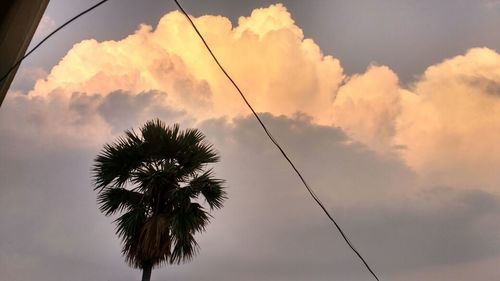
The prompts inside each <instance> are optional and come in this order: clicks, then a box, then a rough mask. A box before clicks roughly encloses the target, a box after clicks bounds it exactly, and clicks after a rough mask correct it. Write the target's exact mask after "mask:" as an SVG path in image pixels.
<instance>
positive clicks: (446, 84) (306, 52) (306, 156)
mask: <svg viewBox="0 0 500 281" xmlns="http://www.w3.org/2000/svg"><path fill="white" fill-rule="evenodd" d="M195 21H196V23H197V25H198V26H199V27H200V30H201V32H202V33H203V34H205V35H206V38H207V40H208V42H209V43H210V44H211V45H212V46H213V47H214V50H215V52H216V54H217V56H219V57H220V59H221V61H222V62H223V64H224V65H225V66H226V67H227V70H228V71H229V73H230V74H231V75H232V76H233V77H234V78H235V80H236V81H237V82H238V83H239V84H240V85H241V87H242V89H243V90H244V91H245V93H246V94H247V97H248V98H249V100H250V101H251V103H252V104H253V105H254V106H255V108H256V109H257V110H258V111H259V112H263V114H262V116H263V118H264V120H265V121H266V122H267V123H268V124H269V127H270V128H271V130H272V131H273V134H274V135H275V137H276V138H277V139H279V140H280V142H281V143H282V144H283V146H284V147H285V149H286V150H287V151H288V152H289V154H290V156H291V157H292V158H293V159H294V160H295V161H296V164H297V165H298V167H299V168H300V169H301V170H302V171H303V172H304V175H305V176H306V178H307V179H308V181H309V182H310V184H311V185H312V186H313V187H314V188H315V190H316V191H317V193H318V194H319V195H320V197H321V198H322V199H323V201H324V202H325V205H326V206H328V208H329V209H330V210H331V211H333V213H334V215H335V217H336V218H338V219H339V222H340V223H341V224H342V225H343V226H344V227H345V229H346V230H347V232H348V233H349V234H350V235H352V240H353V241H354V242H355V244H356V245H357V246H358V248H359V249H360V250H361V251H362V252H363V254H365V255H366V256H367V258H368V259H369V261H370V262H371V263H373V264H374V265H375V267H376V268H377V270H379V271H380V272H382V273H384V274H385V275H387V276H388V277H389V278H393V279H394V280H411V278H413V279H414V280H421V279H425V278H428V277H429V276H431V277H432V276H436V274H444V275H446V276H448V277H447V278H448V279H446V278H441V279H440V280H456V277H457V275H456V274H453V273H450V272H453V269H457V268H458V267H462V266H464V267H466V268H467V270H468V271H469V272H477V273H478V274H484V275H483V276H482V277H484V278H483V279H482V280H487V281H489V280H496V279H495V278H496V276H498V274H496V275H493V276H487V274H489V273H483V272H486V271H488V270H489V271H495V269H492V268H495V267H492V266H491V264H492V263H493V262H492V261H496V260H498V255H497V254H496V253H498V251H499V250H500V244H499V243H498V241H499V240H498V235H497V233H499V232H500V225H499V224H498V223H497V222H498V221H500V220H499V217H498V212H499V207H498V206H499V203H498V200H499V199H498V192H497V190H496V186H497V185H498V183H499V182H500V178H499V176H498V175H497V173H495V171H496V170H498V168H499V166H500V163H499V159H500V154H499V153H500V151H499V150H498V148H497V143H498V141H499V140H500V136H499V135H498V132H497V131H498V130H495V128H497V127H499V125H500V124H499V122H500V119H498V117H497V116H500V115H499V114H498V113H499V112H497V111H498V110H499V100H498V99H499V98H500V97H499V96H498V85H499V84H500V83H499V81H500V55H499V54H498V53H497V52H495V51H494V50H491V49H487V48H474V49H471V50H469V51H468V52H467V53H466V54H464V55H461V56H457V57H454V58H450V59H447V60H445V61H443V62H442V63H439V64H436V65H433V66H430V67H429V68H428V69H427V70H426V71H425V73H423V75H422V76H421V77H418V78H416V79H415V81H414V82H413V83H412V85H411V86H409V87H403V86H402V85H400V83H399V78H398V75H397V74H396V73H394V71H392V70H391V69H389V68H388V67H386V66H383V65H375V64H373V65H370V66H368V68H367V70H366V71H365V72H364V73H359V74H355V75H352V76H347V75H345V74H344V73H343V70H342V67H341V65H340V62H339V60H338V59H336V58H334V57H332V56H328V55H324V54H322V52H321V50H320V48H319V46H318V45H316V43H315V42H314V41H313V40H311V39H308V38H305V37H304V34H303V32H302V30H301V29H300V27H298V26H297V25H296V24H295V23H294V21H293V19H292V17H291V15H290V14H289V13H288V11H287V10H286V8H285V7H284V6H282V5H272V6H270V7H268V8H264V9H258V10H256V11H254V12H253V13H252V14H251V15H250V16H248V17H242V18H240V19H239V22H238V25H237V26H234V27H233V26H232V24H231V22H230V21H229V20H228V19H227V18H225V17H222V16H202V17H198V18H196V19H195ZM154 117H160V118H162V119H164V120H165V121H166V122H169V123H173V122H180V123H181V124H182V126H183V127H192V126H197V127H200V128H201V129H202V130H203V131H204V132H205V133H206V134H207V136H208V138H209V139H210V141H212V142H213V143H214V144H215V146H216V147H217V148H218V149H220V152H221V154H222V162H221V163H220V165H218V166H217V167H216V168H217V173H218V175H220V176H221V177H222V178H225V179H227V180H228V184H229V185H230V190H229V192H230V200H229V201H228V203H227V206H226V208H224V209H223V210H222V211H220V213H217V214H215V217H216V219H215V221H214V223H213V224H212V225H211V226H210V228H209V229H208V232H207V233H206V235H204V236H202V237H200V243H201V246H202V253H201V254H200V256H199V257H198V258H197V259H195V261H194V262H193V263H191V264H189V265H186V266H182V267H172V268H168V269H167V270H162V271H155V273H154V274H158V275H157V276H160V277H161V278H164V277H165V279H180V280H204V279H206V280H214V279H217V280H234V279H235V276H236V277H238V278H237V279H240V280H269V279H270V278H271V279H276V280H310V279H317V280H323V279H324V280H330V279H331V276H334V275H335V276H339V277H338V278H340V279H342V278H343V279H346V280H349V279H351V280H360V279H361V278H366V272H364V271H363V268H362V267H361V266H360V265H359V263H358V262H357V260H356V259H355V257H353V256H352V253H351V252H350V251H349V250H348V249H347V248H346V247H345V244H344V243H343V242H342V241H341V240H340V239H338V238H339V237H338V236H337V234H336V233H335V232H332V229H331V227H330V226H329V225H328V222H327V221H326V220H324V217H322V215H321V212H320V210H319V209H317V207H316V206H315V205H314V204H313V202H312V201H310V200H309V201H307V196H308V195H307V193H306V192H305V190H304V189H303V187H302V186H300V184H299V183H298V181H297V179H296V178H295V177H294V176H293V175H292V174H291V173H290V169H289V167H288V166H287V165H286V163H285V162H284V160H283V159H282V158H281V157H280V156H279V154H278V153H277V152H276V150H275V149H274V148H273V147H272V145H271V144H270V143H269V141H268V139H266V138H265V136H264V135H263V134H262V131H261V129H260V128H259V127H258V125H257V123H256V122H255V120H253V119H252V117H251V116H249V115H248V110H247V109H246V108H245V107H244V105H243V104H242V102H241V99H240V97H239V96H238V95H237V93H236V92H235V91H234V90H233V89H232V87H231V85H230V84H229V83H228V82H227V79H226V78H225V77H224V76H223V75H222V74H221V73H220V71H219V70H218V69H217V67H216V66H215V65H214V63H213V62H212V60H211V58H210V57H209V56H208V55H207V52H206V50H205V49H204V47H203V45H202V44H200V41H199V39H198V38H197V37H196V36H195V34H194V33H193V30H192V29H191V27H190V26H189V24H188V23H187V22H186V20H185V18H184V17H183V16H182V14H180V13H178V12H172V13H169V14H167V15H165V16H164V17H163V18H162V19H161V20H160V22H159V23H158V25H157V26H156V27H154V28H153V27H151V26H146V25H141V26H140V27H139V28H138V30H137V31H136V32H135V33H133V34H131V35H130V36H128V37H126V38H124V39H122V40H119V41H104V42H98V41H96V40H93V39H91V40H85V41H82V42H80V43H78V44H76V45H75V46H73V48H72V49H71V50H70V51H68V53H67V54H66V55H65V56H64V57H63V58H62V59H61V61H60V62H59V63H58V65H56V66H55V67H54V68H53V69H51V71H50V73H49V74H47V75H44V76H43V78H41V79H38V80H37V82H36V85H35V86H34V87H33V89H31V91H29V93H26V92H25V91H24V90H23V89H22V88H20V89H17V90H15V91H11V92H10V93H9V95H8V96H7V97H6V99H5V101H4V104H3V107H2V110H0V155H2V161H1V162H0V181H1V182H0V188H1V189H0V192H1V195H2V196H0V220H1V221H2V223H3V225H4V226H5V227H2V229H1V230H0V236H2V237H3V239H2V242H0V250H1V251H0V252H1V253H2V255H0V271H1V272H2V273H4V274H5V276H8V277H9V278H10V280H13V281H17V280H31V279H34V278H35V279H37V280H54V279H58V278H59V279H60V277H61V276H62V277H61V278H63V279H71V280H75V281H78V278H80V280H89V279H91V280H96V279H107V280H132V278H130V276H132V275H134V274H137V272H134V271H131V270H130V269H127V267H126V265H125V264H124V263H123V262H122V261H121V260H120V259H119V258H118V256H119V252H120V249H119V242H118V241H117V239H116V238H114V236H113V229H112V226H111V225H110V220H108V219H106V218H103V217H102V215H100V214H99V213H98V211H97V208H96V206H95V194H94V193H93V191H92V190H91V188H90V180H89V169H90V166H91V163H92V159H93V157H94V156H95V154H96V153H97V151H98V150H99V148H100V147H101V146H102V145H103V144H104V143H106V142H109V141H111V140H113V139H114V138H115V137H116V136H117V135H119V134H120V133H121V132H122V131H123V130H124V129H129V128H132V127H137V126H139V125H140V124H142V123H143V122H144V121H145V120H147V119H150V118H154ZM40 214H43V216H41V215H40ZM374 241H375V242H374ZM298 253H300V254H298ZM380 253H383V255H381V254H380ZM220 264H225V265H226V268H227V270H224V271H221V270H219V268H220ZM61 265H64V266H63V269H64V270H63V271H61V270H60V269H61ZM49 269H52V270H49ZM56 274H57V275H56ZM34 276H36V277H34ZM103 276H104V277H108V278H103ZM459 277H460V276H459ZM127 278H129V279H127ZM419 278H421V279H419ZM488 278H489V279H488Z"/></svg>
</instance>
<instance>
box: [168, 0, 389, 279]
mask: <svg viewBox="0 0 500 281" xmlns="http://www.w3.org/2000/svg"><path fill="white" fill-rule="evenodd" d="M174 1H175V4H177V6H178V7H179V9H180V10H181V11H182V13H183V14H184V15H185V16H186V18H187V19H188V20H189V22H190V23H191V26H192V27H193V28H194V30H195V31H196V33H197V34H198V36H199V37H200V39H201V41H203V44H204V45H205V47H206V48H207V50H208V52H209V53H210V55H211V56H212V58H213V59H214V61H215V63H217V65H218V66H219V68H220V69H221V71H222V72H223V73H224V74H225V75H226V77H227V78H228V79H229V81H231V83H232V84H233V86H234V87H235V88H236V90H237V91H238V93H239V94H240V96H241V98H242V99H243V101H244V102H245V103H246V105H247V106H248V108H250V110H251V111H252V113H253V115H254V116H255V118H257V121H258V122H259V124H260V126H261V127H262V129H264V131H265V132H266V135H267V136H268V137H269V139H270V140H271V141H272V143H273V144H274V145H275V146H276V148H278V150H279V151H280V152H281V154H282V155H283V157H285V159H286V160H287V161H288V163H289V164H290V166H292V168H293V170H294V171H295V173H296V174H297V175H298V176H299V178H300V180H301V181H302V183H303V184H304V186H305V187H306V188H307V191H309V194H311V196H312V198H313V199H314V201H316V203H318V205H319V206H320V207H321V209H322V210H323V212H324V213H325V214H326V216H327V217H328V218H329V219H330V221H332V222H333V224H334V225H335V227H336V228H337V230H338V231H339V232H340V234H341V235H342V238H344V240H345V242H346V243H347V245H349V247H350V248H351V249H352V250H353V251H354V253H356V255H357V256H358V257H359V259H360V260H361V261H362V262H363V264H364V265H365V267H366V268H367V269H368V271H370V273H371V274H372V275H373V277H375V279H376V280H377V281H380V280H379V278H378V277H377V275H376V274H375V272H373V270H372V269H371V267H370V266H369V265H368V263H367V262H366V261H365V259H364V258H363V256H361V254H360V253H359V252H358V250H356V248H355V247H354V245H353V244H352V243H351V241H350V240H349V238H347V235H346V234H345V233H344V231H343V230H342V228H340V226H339V224H338V223H337V222H336V221H335V219H334V218H333V217H332V216H331V215H330V213H329V212H328V210H327V209H326V208H325V206H324V205H323V203H322V202H321V200H320V199H319V197H318V196H317V195H316V194H315V193H314V191H313V190H312V189H311V187H310V186H309V184H307V182H306V180H305V179H304V177H303V176H302V174H301V173H300V171H299V170H298V169H297V168H296V167H295V165H294V164H293V162H292V160H290V158H289V157H288V155H287V154H286V152H285V151H284V150H283V148H282V147H281V145H280V144H279V143H278V141H276V139H275V138H274V137H273V135H272V134H271V132H270V131H269V130H268V129H267V127H266V125H265V124H264V123H263V122H262V120H261V119H260V117H259V115H258V114H257V112H255V110H254V109H253V107H252V105H250V103H249V102H248V100H247V99H246V97H245V95H244V94H243V92H242V91H241V89H240V88H239V87H238V85H237V84H236V83H235V82H234V80H233V79H232V78H231V76H229V74H228V73H227V72H226V70H225V69H224V67H223V66H222V65H221V63H220V62H219V60H218V59H217V57H216V56H215V55H214V53H213V52H212V49H211V48H210V46H208V43H207V42H206V41H205V39H204V38H203V36H202V35H201V33H200V31H199V30H198V28H197V27H196V25H195V24H194V22H193V21H192V20H191V18H190V17H189V15H188V14H187V13H186V11H185V10H184V9H183V8H182V6H181V4H179V2H178V1H177V0H174Z"/></svg>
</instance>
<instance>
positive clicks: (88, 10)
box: [0, 0, 109, 83]
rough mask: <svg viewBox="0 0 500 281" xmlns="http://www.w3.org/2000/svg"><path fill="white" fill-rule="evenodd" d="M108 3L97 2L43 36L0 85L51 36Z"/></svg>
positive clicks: (103, 1) (104, 0)
mask: <svg viewBox="0 0 500 281" xmlns="http://www.w3.org/2000/svg"><path fill="white" fill-rule="evenodd" d="M108 1H109V0H102V1H101V2H98V3H97V4H95V5H93V6H92V7H90V8H88V9H86V10H85V11H83V12H81V13H79V14H78V15H76V16H74V17H72V18H71V19H70V20H68V21H67V22H65V23H63V24H62V25H61V26H59V27H58V28H56V29H55V30H54V31H52V32H51V33H50V34H49V35H47V36H45V38H43V40H42V41H40V42H39V43H38V44H36V46H35V47H33V48H32V49H31V50H30V51H29V52H27V53H26V54H25V55H24V56H23V57H22V58H20V59H19V60H17V62H16V63H15V64H14V65H13V66H11V67H10V68H9V70H8V71H7V72H6V73H5V74H4V75H3V76H2V78H0V83H2V82H3V81H4V80H5V79H7V77H8V76H9V74H10V73H11V72H12V71H14V69H16V67H18V66H19V65H20V64H21V62H23V60H24V59H26V58H27V57H28V56H29V55H31V54H32V53H33V52H34V51H35V50H36V49H38V47H40V46H41V45H42V44H43V43H45V41H47V40H48V39H49V38H50V37H52V35H54V34H56V33H57V32H59V31H60V30H61V29H63V28H64V27H66V26H67V25H68V24H70V23H72V22H73V21H75V20H76V19H78V18H79V17H81V16H83V15H85V14H86V13H88V12H90V11H92V10H93V9H95V8H97V7H99V6H101V5H102V4H104V3H106V2H108Z"/></svg>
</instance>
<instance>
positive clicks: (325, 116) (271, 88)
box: [28, 4, 500, 190]
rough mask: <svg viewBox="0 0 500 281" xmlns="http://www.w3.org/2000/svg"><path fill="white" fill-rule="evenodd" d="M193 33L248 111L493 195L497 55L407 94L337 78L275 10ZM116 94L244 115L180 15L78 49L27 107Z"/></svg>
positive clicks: (499, 155) (195, 113)
mask: <svg viewBox="0 0 500 281" xmlns="http://www.w3.org/2000/svg"><path fill="white" fill-rule="evenodd" d="M195 22H196V24H197V25H198V26H199V28H200V30H201V32H202V33H203V34H204V35H205V37H206V39H207V41H208V42H209V44H210V45H212V46H213V47H214V50H215V53H216V55H217V56H218V57H219V58H220V60H221V61H222V63H223V64H224V65H225V67H226V68H227V70H228V72H229V73H230V74H231V75H232V76H233V78H234V79H235V81H237V83H238V84H239V85H240V86H241V88H242V89H243V91H244V92H245V93H246V95H247V98H248V99H249V101H250V102H251V103H252V105H253V106H254V107H255V108H256V109H257V110H258V111H260V112H269V113H272V114H273V115H276V116H279V115H285V116H289V117H291V116H294V115H295V114H297V113H302V114H306V115H308V116H310V117H311V118H312V121H313V122H314V123H315V124H320V125H328V126H336V127H340V128H341V129H342V130H344V131H345V132H346V133H347V134H348V136H349V137H350V138H352V139H353V140H354V141H357V142H361V143H363V144H365V145H367V146H368V147H369V148H370V149H372V150H374V151H377V152H378V153H380V154H381V155H384V156H385V157H401V158H402V159H403V160H404V161H405V162H406V164H407V165H408V166H410V167H411V168H412V169H414V171H416V172H418V173H419V174H421V175H422V179H425V180H428V181H429V182H431V183H433V184H450V185H457V186H463V187H472V186H474V187H475V188H477V187H481V188H489V189H490V190H491V188H493V186H495V185H496V183H497V182H498V181H499V180H500V178H499V177H498V176H497V173H495V172H494V171H495V170H496V169H497V168H498V167H499V166H500V163H499V161H498V159H500V151H497V150H498V149H496V147H497V146H496V145H495V144H496V143H497V142H498V141H499V140H500V135H498V134H497V133H496V130H494V129H493V128H496V127H497V126H498V122H499V121H500V120H496V119H498V118H496V117H495V116H498V114H497V113H498V112H497V111H498V107H499V106H498V98H499V94H500V93H499V89H500V78H499V68H500V59H499V55H498V54H497V53H496V52H495V51H493V50H491V49H487V48H476V49H471V50H470V51H468V52H467V53H466V54H465V55H463V56H457V57H455V58H451V59H448V60H446V61H444V62H442V63H440V64H437V65H434V66H431V67H429V68H428V69H427V70H426V72H425V73H424V74H423V75H422V76H421V77H419V78H417V79H416V80H415V81H414V83H413V84H412V86H411V87H409V88H405V87H402V86H401V85H400V83H399V78H398V76H397V74H396V73H394V72H393V71H392V70H391V69H389V68H388V67H386V66H383V65H371V66H369V67H368V68H367V70H366V72H364V73H360V74H355V75H353V76H350V77H348V76H346V75H345V74H344V73H343V69H342V67H341V65H340V62H339V61H338V60H337V59H335V58H334V57H332V56H327V55H324V54H322V52H321V50H320V48H319V46H318V45H317V44H316V43H315V42H314V41H313V40H311V39H308V38H305V37H304V34H303V32H302V30H301V29H300V27H298V26H297V25H296V24H295V22H294V21H293V19H292V17H291V15H290V13H289V12H288V11H287V10H286V8H285V7H284V6H283V5H280V4H277V5H271V6H270V7H268V8H263V9H257V10H254V11H253V12H252V14H251V15H250V16H248V17H241V18H240V19H239V20H238V25H237V26H234V27H233V26H232V24H231V22H230V21H229V20H228V19H227V18H224V17H222V16H202V17H199V18H195ZM117 91H118V92H126V93H128V95H139V94H141V93H147V92H157V93H160V94H157V95H156V96H155V99H156V100H157V101H159V100H161V102H159V104H162V105H168V107H169V108H173V109H174V108H175V111H178V112H184V113H185V114H186V115H187V116H190V117H191V118H192V119H193V120H197V121H198V122H200V121H202V120H206V119H209V118H220V117H224V116H227V117H229V119H232V118H235V117H238V116H245V115H247V114H248V113H249V111H248V109H247V108H246V107H245V106H244V104H243V103H242V101H241V98H240V97H239V96H238V94H237V93H236V92H235V90H234V89H233V88H232V86H231V85H230V84H229V83H228V81H227V79H226V78H225V77H224V76H223V75H222V74H221V72H220V71H219V70H218V69H217V67H216V65H215V64H214V63H213V61H212V59H211V58H210V56H209V55H208V53H207V51H206V50H205V48H204V46H203V45H202V44H200V40H199V38H197V36H196V35H195V34H194V32H193V30H192V28H191V27H190V26H189V23H188V22H187V21H186V20H185V18H184V17H183V15H182V14H180V13H179V12H171V13H169V14H167V15H165V16H164V17H163V18H162V19H161V20H160V22H159V23H158V25H157V26H156V27H155V28H153V27H151V26H147V25H141V26H140V27H139V28H138V30H137V31H136V32H135V33H134V34H132V35H130V36H128V37H127V38H124V39H122V40H119V41H104V42H97V41H95V40H85V41H82V42H80V43H78V44H76V45H75V46H74V47H73V48H72V49H71V50H70V51H69V52H68V53H67V54H66V56H65V57H64V58H63V59H62V60H61V61H60V62H59V63H58V65H57V66H55V67H54V68H53V69H52V70H51V71H50V74H49V75H47V76H46V78H45V79H40V80H38V82H37V83H36V85H35V87H34V89H33V90H32V91H30V93H29V95H28V96H29V98H28V99H32V100H33V102H45V103H47V104H53V103H56V104H63V103H66V104H69V103H70V101H69V100H72V99H75V93H81V95H83V96H95V97H94V98H97V97H98V96H101V97H105V96H107V95H111V96H112V97H111V98H116V99H119V98H117V97H118V96H117V94H116V92H117ZM111 98H110V99H111ZM37 100H38V101H37ZM51 100H52V101H51ZM55 100H57V102H54V101H55ZM117 102H119V101H117ZM122 102H125V103H126V101H122ZM61 106H63V105H61ZM108 107H112V105H108ZM61 110H62V109H61ZM108 110H109V109H108ZM62 112H64V110H62ZM62 114H64V113H62ZM43 118H46V117H43ZM87 118H94V117H92V116H90V117H87ZM106 118H107V119H106ZM110 118H113V119H114V120H111V119H110ZM98 119H99V120H98V121H96V120H94V121H95V122H97V125H96V124H95V123H94V124H93V125H89V126H88V127H89V128H88V129H89V130H91V131H94V132H91V134H98V132H97V131H96V129H95V127H102V128H105V127H106V126H107V127H109V126H110V125H109V122H114V123H115V125H116V123H117V122H121V125H120V126H118V127H120V128H123V127H125V124H126V123H128V122H130V121H132V120H133V119H134V116H133V115H128V116H127V114H122V115H116V116H114V117H113V116H112V115H109V114H108V115H102V116H101V117H100V118H98ZM70 120H71V118H70ZM119 120H121V121H119ZM89 124H90V123H89ZM99 124H100V125H99ZM111 126H112V125H111ZM92 127H93V128H92ZM108 129H109V128H108ZM80 131H81V128H79V130H78V132H80Z"/></svg>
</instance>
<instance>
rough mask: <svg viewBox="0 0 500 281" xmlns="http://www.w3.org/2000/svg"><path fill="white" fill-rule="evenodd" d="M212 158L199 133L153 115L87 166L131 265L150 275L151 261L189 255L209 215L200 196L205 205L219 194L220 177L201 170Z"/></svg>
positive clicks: (217, 201)
mask: <svg viewBox="0 0 500 281" xmlns="http://www.w3.org/2000/svg"><path fill="white" fill-rule="evenodd" d="M218 161H219V156H218V155H217V152H216V151H215V150H214V149H213V147H212V145H210V144H208V143H207V142H206V141H205V137H204V135H203V134H202V133H201V132H200V131H199V130H197V129H188V130H185V131H180V130H179V126H178V125H177V124H176V125H173V126H166V125H165V124H164V123H163V122H162V121H160V120H158V119H156V120H152V121H148V122H147V123H146V124H145V125H144V126H143V127H141V128H140V134H137V133H136V132H135V131H134V130H129V131H126V132H125V135H124V136H122V137H120V138H118V139H117V140H116V141H115V142H114V143H112V144H106V145H105V146H104V148H103V149H102V151H101V152H100V154H99V155H98V156H97V157H96V158H95V163H94V167H93V180H94V187H95V190H96V191H97V193H98V196H97V201H98V204H99V208H100V210H101V212H103V213H104V214H105V215H106V216H111V215H114V214H120V216H119V217H118V218H117V219H116V220H115V221H114V222H115V223H116V234H117V235H118V236H119V237H120V239H121V241H122V245H123V250H122V253H123V255H124V256H125V259H126V261H127V262H128V263H129V265H130V266H133V267H135V268H141V269H143V270H144V271H146V270H149V275H150V274H151V268H152V267H154V266H158V265H161V264H164V263H169V264H172V263H177V264H178V263H181V262H185V261H189V260H190V259H191V258H193V256H194V255H195V254H196V252H197V249H198V244H197V243H196V241H195V239H194V235H195V233H197V232H201V231H203V230H204V229H205V226H206V225H207V223H208V222H209V219H210V215H209V213H208V211H207V210H206V209H205V208H204V207H203V206H202V205H200V203H199V202H201V201H200V200H199V199H200V197H201V199H205V200H206V203H207V204H208V206H209V208H210V210H212V209H218V208H221V207H222V204H223V202H224V200H225V199H226V193H225V191H224V187H223V180H220V179H216V178H214V177H213V173H212V170H211V169H208V168H207V165H208V164H211V163H216V162H218ZM143 278H144V277H143ZM148 279H149V278H148ZM143 280H145V279H143Z"/></svg>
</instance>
